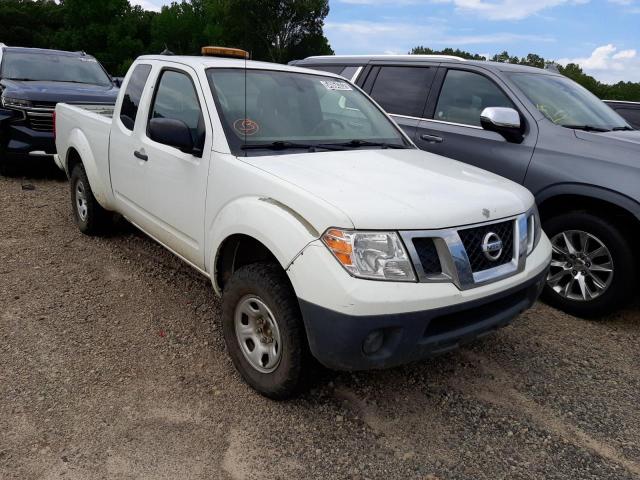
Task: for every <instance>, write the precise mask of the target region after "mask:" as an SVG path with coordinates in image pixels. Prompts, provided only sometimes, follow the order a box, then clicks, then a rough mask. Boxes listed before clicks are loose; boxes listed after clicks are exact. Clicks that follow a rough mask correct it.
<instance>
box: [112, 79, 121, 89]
mask: <svg viewBox="0 0 640 480" xmlns="http://www.w3.org/2000/svg"><path fill="white" fill-rule="evenodd" d="M113 84H114V85H115V86H116V87H118V88H120V87H121V86H122V78H121V77H113Z"/></svg>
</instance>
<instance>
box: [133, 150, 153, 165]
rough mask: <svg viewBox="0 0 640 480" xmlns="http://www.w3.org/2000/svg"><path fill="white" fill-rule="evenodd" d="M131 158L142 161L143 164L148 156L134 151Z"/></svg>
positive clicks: (142, 152)
mask: <svg viewBox="0 0 640 480" xmlns="http://www.w3.org/2000/svg"><path fill="white" fill-rule="evenodd" d="M133 156H134V157H136V158H137V159H139V160H142V161H143V162H146V161H147V160H149V157H148V155H146V154H145V153H144V150H143V151H140V150H136V151H134V152H133Z"/></svg>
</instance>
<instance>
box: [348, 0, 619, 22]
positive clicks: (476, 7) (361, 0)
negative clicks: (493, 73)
mask: <svg viewBox="0 0 640 480" xmlns="http://www.w3.org/2000/svg"><path fill="white" fill-rule="evenodd" d="M340 1H341V2H342V3H350V4H357V5H385V4H388V5H397V4H405V5H407V4H415V5H420V4H422V5H427V4H433V3H439V4H452V5H453V6H454V7H455V9H456V11H458V12H460V13H475V14H477V15H479V16H481V17H484V18H488V19H489V20H522V19H523V18H526V17H529V16H531V15H535V14H537V13H539V12H541V11H542V10H546V9H549V8H553V7H559V6H562V5H582V4H585V3H588V2H589V0H397V1H389V0H340ZM611 1H617V2H624V1H629V0H611Z"/></svg>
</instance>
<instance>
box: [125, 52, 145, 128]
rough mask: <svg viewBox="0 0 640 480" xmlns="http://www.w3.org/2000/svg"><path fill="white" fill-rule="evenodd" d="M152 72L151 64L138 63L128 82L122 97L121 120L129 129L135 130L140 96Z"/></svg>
mask: <svg viewBox="0 0 640 480" xmlns="http://www.w3.org/2000/svg"><path fill="white" fill-rule="evenodd" d="M150 72H151V65H138V66H137V67H136V68H135V69H134V70H133V73H132V74H131V78H130V79H129V83H128V84H127V89H126V90H125V92H124V97H123V98H122V107H121V108H120V121H121V122H122V124H123V125H124V126H125V127H126V128H127V129H128V130H133V127H134V125H135V123H136V117H137V116H138V106H139V105H140V98H141V97H142V91H143V90H144V86H145V84H146V83H147V78H149V73H150Z"/></svg>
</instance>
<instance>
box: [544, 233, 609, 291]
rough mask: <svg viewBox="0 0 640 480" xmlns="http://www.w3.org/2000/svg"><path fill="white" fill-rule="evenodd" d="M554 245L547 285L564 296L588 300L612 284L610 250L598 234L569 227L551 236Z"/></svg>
mask: <svg viewBox="0 0 640 480" xmlns="http://www.w3.org/2000/svg"><path fill="white" fill-rule="evenodd" d="M551 246H552V248H553V252H552V257H551V268H550V269H549V275H548V277H547V285H548V286H549V287H550V288H551V289H553V291H554V292H556V293H557V294H558V295H560V296H561V297H564V298H567V299H569V300H577V301H583V302H587V301H589V300H593V299H595V298H598V297H599V296H600V295H602V294H603V293H604V292H605V291H606V290H607V289H608V288H609V286H610V285H611V280H612V279H613V273H614V266H613V258H612V257H611V253H610V252H609V249H608V248H607V247H606V246H605V244H604V243H603V242H602V241H601V240H600V239H598V238H597V237H596V236H594V235H592V234H590V233H588V232H584V231H581V230H566V231H564V232H560V233H558V234H557V235H555V236H554V237H553V238H552V239H551Z"/></svg>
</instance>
